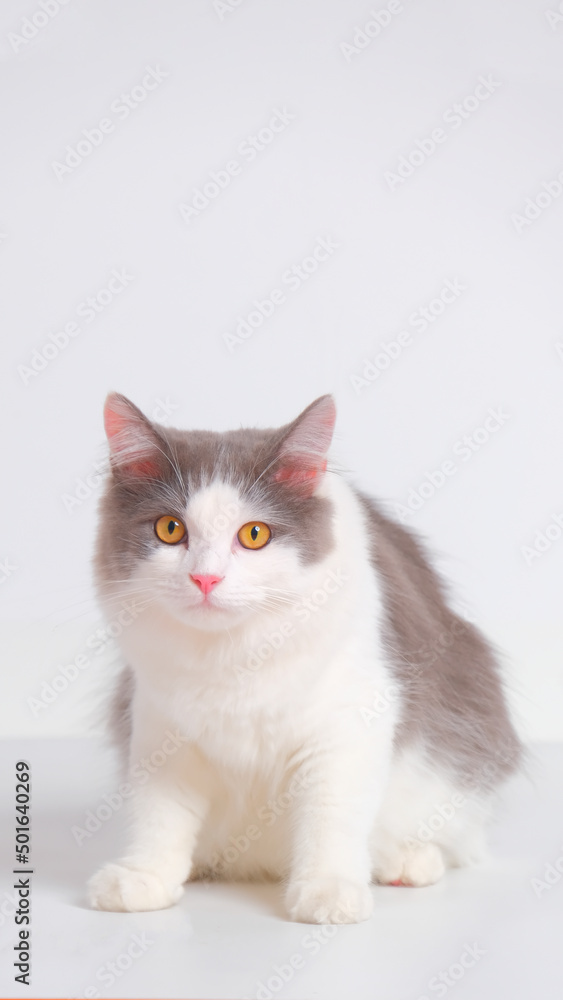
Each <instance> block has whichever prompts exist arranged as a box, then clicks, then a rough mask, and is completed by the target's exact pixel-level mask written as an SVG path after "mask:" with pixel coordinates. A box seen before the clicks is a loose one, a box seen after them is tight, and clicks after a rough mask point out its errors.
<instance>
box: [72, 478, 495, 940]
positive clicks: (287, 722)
mask: <svg viewBox="0 0 563 1000" xmlns="http://www.w3.org/2000/svg"><path fill="white" fill-rule="evenodd" d="M319 489H320V492H324V493H325V494H326V495H328V496H330V498H331V500H332V502H333V504H334V509H335V512H336V513H335V518H334V532H335V538H336V545H335V547H334V548H333V550H332V551H331V552H330V554H329V555H328V556H327V557H326V558H325V559H324V560H323V561H322V562H319V563H315V564H312V565H309V566H307V565H303V564H302V562H301V560H300V558H299V553H298V550H297V549H296V548H295V547H294V546H293V544H291V543H290V542H289V541H287V542H283V541H282V540H279V539H273V540H272V542H271V543H270V544H269V545H267V546H266V547H265V548H263V549H260V550H256V551H249V550H246V549H244V548H243V547H242V546H241V545H240V543H239V542H238V539H237V531H238V529H239V528H240V527H241V525H243V524H244V523H245V522H246V521H249V520H252V519H253V518H256V519H259V520H261V521H265V522H266V523H267V522H268V515H269V514H271V513H272V512H271V511H268V510H265V509H263V508H261V507H257V506H256V505H255V504H254V505H250V504H248V503H245V502H243V501H241V499H240V497H239V495H238V493H237V491H236V490H235V489H234V487H232V486H229V485H226V484H224V483H213V484H211V485H210V486H208V487H206V488H205V489H203V490H201V491H200V492H199V493H197V494H196V495H195V496H194V497H193V498H192V499H191V501H190V503H189V505H188V508H187V510H186V513H185V523H186V527H187V529H188V534H189V546H188V547H187V548H186V547H185V546H183V545H179V546H167V545H165V544H162V545H161V546H160V547H159V548H158V550H157V551H156V553H155V556H154V558H153V559H152V560H149V561H147V562H145V563H144V564H143V566H142V568H141V569H140V570H139V572H138V574H137V575H136V576H135V578H134V579H133V580H132V581H131V585H130V595H131V597H132V599H135V595H137V596H138V595H139V594H142V595H143V597H146V595H147V594H149V595H150V597H151V600H150V601H149V603H148V605H147V606H146V607H145V608H144V610H143V611H142V613H140V614H139V615H138V617H136V618H135V619H134V621H133V622H132V624H130V625H129V626H128V627H127V628H126V629H125V630H124V632H123V634H122V637H121V640H120V641H121V643H122V648H123V652H124V655H125V657H126V660H127V662H128V663H129V664H131V666H132V667H133V668H134V672H135V678H136V693H135V698H134V704H133V735H132V743H131V751H130V768H131V781H132V783H133V784H134V786H135V788H136V794H135V797H134V806H133V820H134V825H133V836H132V843H131V846H130V849H129V851H128V853H127V855H126V857H124V858H123V859H121V861H120V862H119V864H117V865H115V864H113V865H108V866H107V867H106V868H104V869H102V870H101V871H100V872H99V873H98V874H97V875H96V876H95V877H94V878H93V879H92V880H91V899H92V903H93V905H94V906H97V907H99V908H102V909H117V910H141V909H158V908H161V907H164V906H169V905H171V904H173V903H174V902H175V901H176V900H177V899H178V897H179V895H180V893H181V886H182V885H183V883H184V882H185V881H186V880H187V879H188V878H189V877H190V876H192V877H194V876H196V875H198V874H204V873H210V872H216V873H219V874H222V875H225V877H227V878H252V877H263V876H266V877H270V878H282V879H284V880H285V881H286V882H287V895H286V903H287V907H288V911H289V914H290V916H291V917H292V918H293V919H295V920H301V921H309V922H321V923H326V922H347V923H348V922H355V921H358V920H363V919H366V918H367V917H368V916H369V914H370V912H371V907H372V897H371V893H370V891H369V888H368V886H369V883H370V881H371V880H372V879H377V880H379V881H383V882H391V881H396V880H399V879H400V880H402V881H404V882H407V883H410V884H414V885H425V884H428V883H429V882H433V881H435V880H436V879H437V878H439V877H440V875H441V874H442V872H443V870H444V865H445V864H455V863H460V862H462V861H467V860H469V859H470V856H471V855H472V854H475V853H476V844H477V841H478V840H479V835H480V829H481V826H482V820H483V816H482V815H481V813H480V812H479V810H478V807H477V805H476V802H475V801H473V800H472V801H471V802H469V801H467V802H466V803H465V805H464V806H461V807H459V808H456V810H455V814H454V816H453V818H451V819H449V820H448V821H447V822H446V821H445V822H444V825H443V827H440V829H439V830H437V831H436V832H434V831H432V837H431V838H430V839H429V840H427V841H421V840H420V838H417V830H418V829H419V826H420V823H421V822H424V823H427V821H428V819H429V817H431V816H433V815H434V814H436V813H437V814H438V815H440V816H441V815H442V813H443V812H446V814H447V813H448V812H449V811H448V809H447V808H442V812H440V807H443V806H444V803H447V802H448V801H450V800H451V797H452V795H454V794H455V793H456V789H455V788H454V787H452V786H451V785H450V784H449V783H448V782H447V781H446V779H445V778H442V777H441V776H440V775H438V774H436V773H435V771H434V772H433V771H429V769H428V767H427V765H425V763H424V758H423V754H422V752H420V753H417V752H415V751H413V750H411V751H410V752H409V753H408V754H406V753H403V754H401V755H397V754H394V753H393V750H392V746H393V735H394V732H395V729H396V725H397V721H398V718H399V713H400V705H401V699H400V692H399V694H398V695H397V694H396V695H395V696H394V697H387V698H386V699H385V705H386V707H385V710H384V711H378V712H377V713H374V712H373V710H372V706H373V705H374V704H375V703H377V704H378V705H381V703H382V702H381V696H382V695H384V693H385V692H389V691H392V690H394V691H395V692H396V691H397V689H396V688H395V689H393V677H392V675H391V674H390V672H389V670H388V668H387V666H386V664H385V656H384V653H383V649H382V648H381V645H380V634H381V628H380V618H381V613H382V599H381V594H380V590H379V586H378V582H377V579H376V576H375V574H374V571H373V568H372V566H371V564H370V562H369V558H368V545H367V526H366V527H365V532H362V531H361V530H358V526H360V525H362V524H365V515H364V512H363V510H362V508H361V506H360V504H359V502H358V500H357V499H356V497H355V494H354V493H353V491H352V490H351V489H350V488H349V487H348V486H347V484H346V483H345V482H344V481H343V480H342V479H341V477H339V476H331V475H327V476H326V477H325V478H324V481H323V483H322V485H321V486H320V488H319ZM162 513H163V514H164V513H166V511H163V512H162ZM311 530H314V527H313V526H312V527H311ZM190 573H210V574H214V575H217V576H221V577H223V578H224V579H223V580H222V582H221V583H220V584H219V585H218V586H217V587H216V588H215V589H214V590H213V591H212V593H211V594H210V596H209V598H208V606H203V605H202V600H203V598H202V594H201V592H200V591H199V590H198V588H197V587H196V586H195V584H194V583H193V581H192V580H191V579H190V576H189V574H190ZM325 597H326V600H325ZM307 602H309V603H308V604H307ZM274 647H276V648H274ZM249 657H250V661H249ZM170 734H173V736H174V742H173V744H172V746H173V752H169V751H168V750H166V749H165V750H164V751H163V750H162V748H163V746H164V745H165V744H166V741H168V744H167V745H168V747H170V745H171V744H170ZM155 751H156V757H155V759H158V761H160V763H158V764H156V765H155V764H154V762H153V765H152V771H153V773H152V774H151V775H150V778H149V779H148V780H147V771H146V768H144V767H143V766H141V765H140V762H141V761H143V760H144V761H145V762H146V761H147V760H149V761H150V758H151V755H154V754H155ZM161 758H163V759H164V762H162V761H161ZM139 774H140V775H143V778H142V780H141V779H140V778H138V777H136V776H137V775H139ZM464 809H465V811H464ZM433 825H434V826H436V825H439V822H438V823H437V822H436V821H434V824H433Z"/></svg>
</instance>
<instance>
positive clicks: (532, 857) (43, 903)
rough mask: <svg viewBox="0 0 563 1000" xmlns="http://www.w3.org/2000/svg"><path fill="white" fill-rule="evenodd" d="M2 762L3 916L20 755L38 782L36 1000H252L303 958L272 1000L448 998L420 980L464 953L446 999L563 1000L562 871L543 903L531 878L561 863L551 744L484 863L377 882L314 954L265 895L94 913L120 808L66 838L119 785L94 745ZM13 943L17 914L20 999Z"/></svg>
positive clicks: (499, 826) (500, 823) (212, 895)
mask: <svg viewBox="0 0 563 1000" xmlns="http://www.w3.org/2000/svg"><path fill="white" fill-rule="evenodd" d="M0 752H1V772H0V773H1V783H0V808H1V831H2V833H1V837H2V843H1V857H2V875H1V878H2V885H1V891H2V904H1V905H0V915H1V914H3V913H5V912H8V913H9V911H10V902H9V899H8V901H7V903H6V899H7V897H6V896H5V894H4V893H5V892H7V893H8V897H9V894H10V890H9V887H10V885H11V876H10V871H9V867H10V864H11V860H12V857H13V847H12V835H11V829H12V824H13V814H12V811H11V809H10V803H11V802H12V801H13V795H14V787H15V782H14V781H13V779H12V773H13V766H14V764H15V761H16V760H17V759H18V758H24V759H27V760H28V761H29V762H30V764H31V767H32V772H33V811H32V823H33V828H32V829H33V859H32V860H33V867H34V870H35V874H34V881H33V904H32V905H33V911H32V912H33V923H32V949H33V951H32V954H33V979H32V986H31V995H32V996H34V997H61V996H62V997H82V996H84V995H85V993H86V991H87V990H97V995H99V996H101V997H160V998H164V997H171V998H172V997H178V998H205V1000H207V998H243V997H246V998H256V996H257V993H258V996H260V994H259V984H260V983H261V982H262V983H265V984H267V981H268V980H269V979H271V977H272V976H275V975H276V972H275V966H286V965H287V964H288V962H289V960H290V959H291V956H292V955H296V954H298V955H300V956H301V957H302V958H303V966H302V967H301V968H300V969H299V970H298V971H297V972H296V973H295V975H294V976H293V978H291V979H290V980H289V981H288V982H287V984H285V985H284V987H283V988H282V989H276V990H275V991H272V990H270V992H271V993H272V996H275V997H279V998H286V1000H310V998H311V1000H312V998H320V1000H347V998H349V997H354V1000H373V998H374V997H381V998H382V1000H387V998H389V1000H421V998H423V997H425V996H427V997H429V998H430V997H436V996H440V995H444V994H441V993H440V992H439V990H437V988H436V987H434V989H430V990H429V989H428V984H429V982H430V981H431V980H432V979H433V977H435V976H438V975H439V973H440V971H441V970H447V969H448V968H449V966H451V965H452V964H456V963H458V961H459V959H460V957H461V956H462V954H463V953H464V951H465V948H466V946H467V945H470V946H473V945H475V944H477V946H478V948H479V949H480V950H482V951H484V952H485V953H486V954H484V955H483V956H482V957H481V958H480V959H479V961H478V962H477V963H476V964H475V965H474V966H473V968H470V969H467V971H466V973H465V975H464V976H463V978H461V979H460V980H459V981H458V982H457V983H456V984H455V986H454V985H452V986H450V987H449V988H448V991H447V992H448V993H449V992H450V990H451V993H452V997H455V1000H476V998H479V1000H499V998H500V997H510V998H511V1000H529V998H530V997H533V996H534V997H541V1000H559V998H560V996H561V981H562V978H563V958H562V956H561V927H562V921H563V875H561V876H560V879H559V881H555V882H554V884H553V886H552V887H551V888H547V889H543V890H542V889H541V887H540V889H539V895H538V893H537V892H536V891H535V890H534V887H533V885H532V883H531V879H539V880H542V881H543V880H544V876H545V871H546V866H548V865H552V866H555V864H556V863H557V861H558V859H559V865H560V869H561V868H563V839H562V838H563V800H562V799H561V795H560V792H559V790H560V788H561V782H562V781H563V747H561V746H556V745H553V746H547V745H543V746H542V747H539V748H537V750H536V751H534V753H533V759H532V762H531V765H530V774H531V780H529V779H524V778H522V779H519V780H518V781H517V782H515V783H514V785H513V786H512V787H511V788H510V789H507V790H506V792H505V794H504V796H503V801H502V803H501V804H500V805H499V808H498V810H497V821H496V824H495V826H494V828H493V831H492V835H491V844H492V855H493V856H492V859H491V860H490V861H488V862H487V863H484V864H482V865H480V866H478V867H477V868H475V869H463V870H457V871H450V872H448V873H447V875H446V877H445V879H444V880H442V881H441V882H440V883H439V884H437V885H436V886H432V887H429V888H427V889H405V888H393V887H374V888H373V890H372V891H373V893H374V897H375V912H374V915H373V917H372V918H371V919H370V920H369V921H367V922H366V923H363V924H359V925H356V926H351V927H339V928H338V929H337V930H336V931H335V933H334V934H333V936H332V937H329V936H328V934H326V935H324V942H323V945H322V947H320V948H319V950H318V953H317V954H313V950H312V946H311V944H310V942H311V940H312V939H311V937H310V935H311V932H312V931H313V927H311V926H310V925H305V924H291V923H288V922H287V920H286V918H285V914H284V911H283V906H282V902H281V889H280V887H279V886H276V885H247V884H237V885H235V884H231V885H228V884H217V883H216V884H213V885H210V884H205V883H198V884H193V885H188V886H187V887H186V892H185V895H184V898H183V899H182V901H181V903H180V904H179V905H178V906H176V907H175V908H173V909H171V910H166V911H161V912H158V913H145V914H113V913H100V912H94V911H91V910H89V909H88V908H87V903H86V899H85V888H84V887H85V882H86V879H87V878H88V876H89V875H90V874H91V873H92V872H93V870H94V869H95V868H96V867H97V866H98V864H99V863H101V862H103V861H105V860H109V859H111V858H113V857H115V856H116V853H117V852H118V851H119V849H120V843H121V842H122V835H123V828H122V813H120V812H119V811H117V812H116V813H115V814H114V815H113V817H112V818H110V819H108V820H107V821H106V822H105V823H104V824H103V825H102V827H101V829H100V830H99V831H98V832H97V833H95V834H93V835H92V837H91V838H89V839H88V840H86V841H84V842H83V844H82V846H81V847H79V846H77V844H76V841H75V839H74V838H73V836H72V835H71V832H70V831H71V828H72V827H73V826H83V824H84V821H85V816H86V812H87V811H88V810H96V809H97V808H98V806H99V805H100V803H101V801H102V797H103V795H105V794H110V793H112V792H113V791H114V789H115V787H116V783H118V782H116V779H115V777H114V776H112V775H111V771H110V769H109V761H106V764H105V765H104V766H103V767H102V765H101V759H100V750H99V748H98V747H97V745H96V743H95V742H94V741H92V740H82V741H80V740H68V741H63V740H50V741H31V740H20V741H17V742H15V741H4V742H3V743H2V744H1V746H0ZM102 772H103V773H102ZM555 873H556V874H557V869H555ZM4 904H6V905H4ZM2 906H4V909H2ZM328 933H329V934H330V930H329V932H328ZM135 934H137V935H141V936H142V935H143V934H144V935H146V940H147V941H150V942H153V943H152V944H150V946H149V947H148V948H147V950H146V952H145V954H144V955H143V957H139V958H137V959H136V961H134V962H133V963H132V965H131V967H130V968H129V969H128V970H127V971H125V972H124V973H123V974H122V975H121V976H120V977H119V978H116V980H115V983H114V984H113V985H111V984H109V983H106V984H105V985H104V982H103V981H100V979H99V978H98V973H99V971H100V970H102V972H101V974H102V975H104V968H105V967H106V966H107V963H108V962H115V961H116V960H117V959H118V957H119V956H120V955H121V954H122V953H123V952H124V951H125V952H126V950H127V947H129V945H130V943H131V940H132V936H133V935H135ZM321 934H324V932H322V931H321ZM14 942H15V927H14V924H13V922H12V918H11V917H10V916H5V917H4V919H3V921H2V923H1V926H0V954H1V955H2V960H1V962H0V995H1V996H3V997H19V996H22V997H23V996H29V995H30V990H28V989H26V987H23V986H21V987H18V988H14V985H13V981H12V972H11V970H10V964H11V961H12V952H11V949H12V947H13V944H14ZM298 964H300V963H298ZM106 973H107V970H106ZM456 973H457V970H456V972H454V975H455V974H456ZM286 975H287V973H286ZM452 982H453V981H452ZM273 985H274V987H275V986H277V983H276V981H275V980H274V983H273ZM91 995H96V994H91Z"/></svg>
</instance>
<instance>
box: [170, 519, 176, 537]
mask: <svg viewBox="0 0 563 1000" xmlns="http://www.w3.org/2000/svg"><path fill="white" fill-rule="evenodd" d="M175 530H176V521H169V522H168V534H169V535H173V534H174V532H175Z"/></svg>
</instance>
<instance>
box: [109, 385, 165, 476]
mask: <svg viewBox="0 0 563 1000" xmlns="http://www.w3.org/2000/svg"><path fill="white" fill-rule="evenodd" d="M104 426H105V431H106V434H107V437H108V441H109V445H110V452H111V456H112V458H113V459H114V461H115V463H116V465H117V466H118V467H120V468H122V469H125V470H127V472H128V473H130V474H131V475H133V476H139V477H140V478H144V479H152V478H154V477H157V476H158V475H159V474H160V469H159V466H158V463H157V461H156V460H155V459H154V458H152V457H150V452H151V451H154V444H153V443H152V442H151V441H150V440H149V439H148V438H147V431H146V428H145V427H144V426H143V425H142V423H140V422H139V421H138V420H137V419H136V418H135V416H134V415H133V414H132V413H130V412H123V411H122V410H120V409H119V408H116V409H113V408H112V407H111V404H110V403H108V404H106V407H105V409H104Z"/></svg>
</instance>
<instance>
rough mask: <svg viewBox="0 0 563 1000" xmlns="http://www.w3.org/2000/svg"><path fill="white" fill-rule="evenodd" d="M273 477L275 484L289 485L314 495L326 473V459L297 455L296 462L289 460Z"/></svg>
mask: <svg viewBox="0 0 563 1000" xmlns="http://www.w3.org/2000/svg"><path fill="white" fill-rule="evenodd" d="M288 458H289V456H287V457H286V461H285V464H284V465H282V466H281V468H279V469H278V470H277V472H275V473H274V475H273V477H272V478H273V481H274V482H275V483H288V484H289V485H290V486H296V487H298V488H299V489H301V490H303V489H305V490H306V492H307V493H313V491H314V489H315V487H316V485H317V481H318V480H319V478H320V477H321V476H322V474H323V473H324V472H325V471H326V458H313V457H312V456H311V455H296V456H295V459H294V461H291V459H289V461H288V460H287V459H288Z"/></svg>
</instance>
